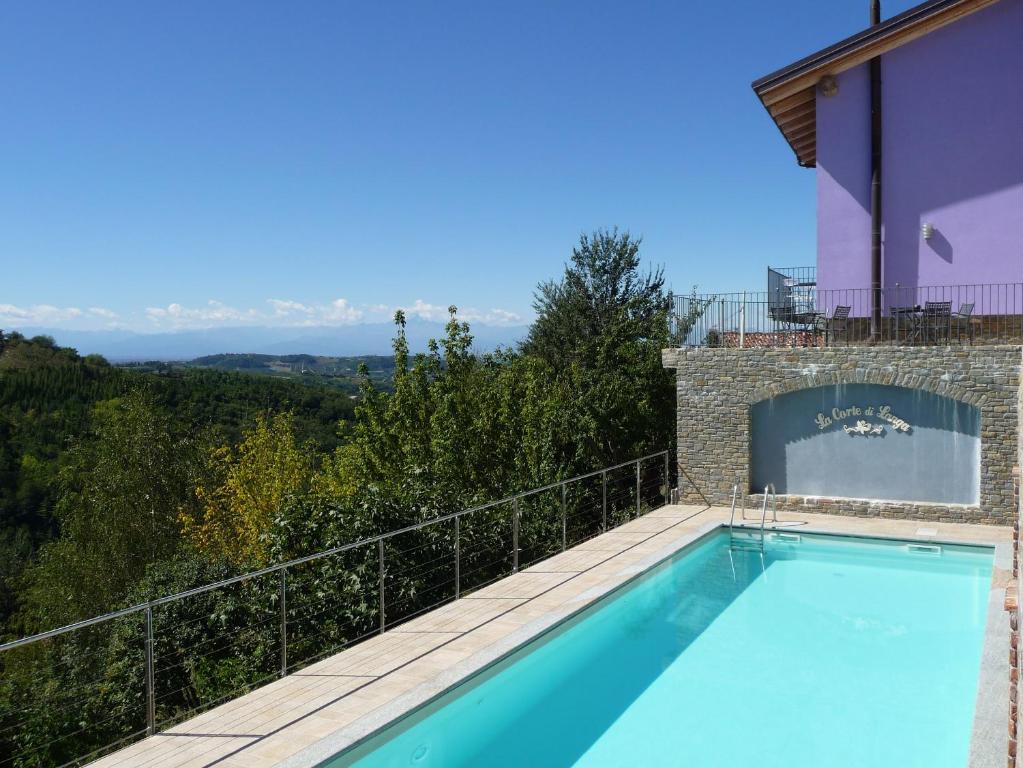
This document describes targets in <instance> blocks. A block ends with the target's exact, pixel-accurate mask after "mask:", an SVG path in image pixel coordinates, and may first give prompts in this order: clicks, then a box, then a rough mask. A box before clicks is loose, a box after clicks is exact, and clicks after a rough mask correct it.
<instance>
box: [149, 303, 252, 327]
mask: <svg viewBox="0 0 1023 768" xmlns="http://www.w3.org/2000/svg"><path fill="white" fill-rule="evenodd" d="M146 317H148V318H149V319H150V320H151V321H152V322H153V323H155V324H157V325H160V326H170V327H171V328H174V329H182V328H209V327H213V326H217V325H253V324H256V323H258V322H259V321H260V320H261V319H263V318H262V317H261V316H260V314H259V313H258V312H256V310H254V309H235V308H234V307H229V306H228V305H226V304H224V303H222V302H219V301H216V300H215V299H210V300H209V301H208V302H206V306H204V307H185V306H182V305H181V304H178V303H176V302H175V303H172V304H168V305H167V306H166V307H146Z"/></svg>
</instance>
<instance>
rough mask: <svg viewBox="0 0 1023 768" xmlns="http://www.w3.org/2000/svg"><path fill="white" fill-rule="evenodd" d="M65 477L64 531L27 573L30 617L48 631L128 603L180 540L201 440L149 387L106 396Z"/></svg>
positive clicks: (61, 479) (59, 514)
mask: <svg viewBox="0 0 1023 768" xmlns="http://www.w3.org/2000/svg"><path fill="white" fill-rule="evenodd" d="M93 424H94V426H93V428H92V430H91V433H90V434H89V435H87V436H86V437H84V438H82V439H79V440H76V441H75V442H74V443H73V445H72V447H71V449H70V451H69V456H68V461H67V464H66V466H65V467H64V468H63V469H62V470H61V472H60V475H59V484H60V492H59V493H60V495H59V498H58V501H57V509H56V514H57V518H58V521H59V524H60V538H59V539H58V540H57V541H54V542H51V543H49V544H47V545H45V546H44V547H43V548H42V550H41V552H40V556H39V561H38V563H36V564H35V565H33V566H31V567H30V568H29V570H28V572H27V574H26V576H27V581H28V585H29V587H28V591H27V603H28V606H27V608H28V610H27V619H28V623H29V625H30V628H31V629H47V628H50V627H52V626H57V625H60V624H66V623H70V622H72V621H75V620H78V619H82V618H85V617H88V616H92V615H96V614H100V613H104V612H106V611H109V610H112V609H114V608H116V607H118V606H119V605H120V604H121V601H122V600H123V598H124V597H125V595H127V593H128V592H129V590H130V589H131V588H132V587H134V586H135V585H136V584H137V583H138V582H139V581H140V580H141V579H142V577H143V575H144V574H145V571H146V568H147V567H148V566H149V565H151V564H153V563H155V562H157V561H159V560H162V559H165V558H167V557H169V556H170V555H171V554H172V553H173V552H174V551H175V550H176V548H177V547H178V544H179V542H180V534H179V529H178V524H177V519H178V515H179V513H180V510H181V508H182V506H187V505H188V504H189V502H190V499H191V498H192V494H191V488H192V483H193V482H194V478H195V475H196V472H197V470H198V461H197V459H198V456H199V453H198V450H197V447H198V442H197V440H195V439H194V438H192V437H190V436H188V435H186V434H183V433H182V432H181V431H180V430H179V429H178V428H177V427H176V425H175V424H174V423H173V421H172V419H171V417H170V416H169V415H168V414H166V413H165V412H162V411H160V410H159V409H158V408H156V406H155V405H154V404H153V402H152V399H151V398H150V397H149V395H148V394H146V393H144V392H135V393H132V394H129V395H127V396H125V397H124V398H122V399H118V400H111V401H104V402H102V403H100V404H98V405H97V406H96V407H95V409H94V413H93Z"/></svg>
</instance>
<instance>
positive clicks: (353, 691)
mask: <svg viewBox="0 0 1023 768" xmlns="http://www.w3.org/2000/svg"><path fill="white" fill-rule="evenodd" d="M728 517H729V510H727V509H722V508H714V509H710V508H706V507H699V506H693V505H688V506H673V507H665V508H662V509H659V510H655V511H654V512H652V513H650V514H649V515H647V516H645V517H643V518H640V519H638V520H633V521H630V522H628V523H626V524H625V525H623V526H622V527H620V528H618V529H616V530H614V531H611V532H609V533H606V534H604V535H602V536H598V537H596V538H593V539H590V540H588V541H586V542H583V543H582V544H580V545H578V546H576V547H573V548H571V549H569V550H568V551H567V552H564V553H561V554H558V555H555V556H554V557H552V558H550V559H548V560H546V561H544V562H541V563H538V564H536V565H534V566H532V567H530V568H527V569H525V570H524V571H522V572H521V573H518V574H515V575H512V576H509V577H508V578H505V579H502V580H500V581H497V582H495V583H494V584H492V585H490V586H487V587H484V588H482V589H479V590H477V591H476V592H473V593H471V594H468V595H466V596H465V597H464V598H463V599H461V600H457V601H454V602H451V603H448V604H446V605H443V606H441V607H439V608H437V609H435V610H433V611H430V612H429V613H426V614H424V615H422V616H419V617H417V618H415V619H413V620H411V621H409V622H406V623H405V624H401V625H399V626H397V627H395V628H393V629H391V630H389V631H388V632H386V633H384V634H383V635H378V636H374V637H371V638H369V639H367V640H365V641H363V642H362V643H360V644H358V645H355V646H353V647H351V648H349V649H347V650H343V651H341V652H339V653H337V654H335V655H333V656H330V657H328V658H325V659H323V660H321V661H318V662H316V663H314V664H311V665H309V666H308V667H305V668H304V669H301V670H299V671H296V672H294V673H292V674H291V675H289V676H288V677H286V678H283V679H281V680H277V681H275V682H273V683H270V684H268V685H266V686H264V687H262V688H259V689H257V690H255V691H252V692H251V693H248V694H246V695H245V696H242V697H240V698H238V699H236V700H234V701H230V702H227V703H226V704H223V705H221V706H219V707H216V708H215V709H212V710H210V711H209V712H206V713H203V714H201V715H199V716H197V717H195V718H192V719H190V720H188V721H187V722H185V723H182V724H180V725H178V726H175V727H174V728H172V729H171V730H170V731H169V732H168V733H165V734H159V735H157V736H154V737H151V738H148V739H146V740H144V741H142V742H139V743H137V744H134V745H132V746H130V747H127V748H125V749H123V750H121V751H119V752H116V753H114V754H112V755H109V756H107V757H105V758H103V759H101V760H99V761H97V762H96V763H94V764H93V765H94V766H97V767H98V768H129V767H130V768H136V767H137V768H157V767H159V768H165V767H166V768H214V766H216V767H217V768H264V767H269V766H273V765H276V764H278V763H279V762H281V761H282V760H287V759H289V758H292V757H293V756H295V755H297V754H298V753H299V752H301V751H302V750H303V749H305V748H306V747H308V746H310V745H312V744H314V743H316V742H317V741H319V740H321V739H324V738H326V737H328V736H330V735H331V734H334V733H336V732H337V731H338V730H339V729H342V728H345V727H350V726H352V725H353V724H355V723H356V722H357V721H361V720H362V719H363V718H365V717H366V716H367V715H371V714H372V713H376V712H381V713H383V712H387V713H388V714H387V717H390V716H391V715H390V714H389V713H390V711H391V709H393V707H394V706H395V702H396V701H399V700H400V701H406V700H407V698H408V697H409V695H410V694H412V695H419V694H417V693H416V691H417V690H421V689H422V687H423V686H424V685H426V686H428V687H429V686H431V685H433V686H435V685H436V684H437V683H436V681H437V680H438V679H440V678H442V677H443V676H445V675H446V674H450V671H451V670H452V669H453V668H455V667H456V666H459V665H461V666H459V669H461V668H462V667H464V665H465V664H467V663H468V664H475V663H478V662H476V661H474V660H473V657H474V656H476V655H477V654H479V653H480V652H485V651H487V649H490V648H493V647H495V646H498V645H500V644H502V643H506V642H507V641H508V639H509V638H511V637H513V636H517V633H521V632H522V631H523V628H524V627H528V626H529V625H531V624H533V623H534V622H537V621H541V622H544V621H546V622H548V623H549V622H550V620H551V617H561V616H565V615H567V614H569V613H571V612H573V611H575V610H578V609H580V608H582V607H584V606H585V605H587V604H588V603H590V602H592V601H593V600H594V599H596V598H597V597H599V595H600V594H602V593H603V592H604V591H606V590H607V589H609V588H611V587H613V586H615V585H616V584H620V583H622V582H623V581H625V580H627V579H628V578H630V577H631V576H633V575H635V574H636V573H637V572H638V571H639V570H641V568H642V565H643V564H644V563H648V562H649V561H650V558H652V557H655V556H657V555H660V554H663V553H666V552H670V551H672V550H674V549H678V548H680V547H682V546H683V545H684V544H686V543H688V542H689V541H692V540H693V539H694V538H695V537H696V535H697V534H698V533H699V532H700V531H702V530H706V529H707V527H708V526H711V525H713V524H715V523H720V522H727V520H728ZM779 518H780V521H779V523H778V524H777V525H775V526H771V527H775V528H777V529H779V530H791V531H799V530H809V529H811V528H812V529H813V530H817V531H824V532H828V531H833V532H842V533H855V534H863V535H876V536H893V537H900V538H923V539H924V540H932V541H933V540H945V541H973V542H992V543H994V542H998V541H1010V540H1011V531H1009V529H999V528H992V527H990V526H976V525H962V524H946V523H920V522H918V521H913V520H898V519H862V518H848V517H833V516H827V515H815V514H802V513H795V512H784V513H779ZM748 522H749V523H750V524H751V525H756V524H755V523H753V521H752V520H751V521H748ZM921 527H925V528H926V529H927V530H929V531H931V532H929V533H925V534H918V531H919V529H920V528H921ZM527 631H528V630H527ZM502 647H503V646H502ZM460 674H461V673H460ZM383 708H387V709H383Z"/></svg>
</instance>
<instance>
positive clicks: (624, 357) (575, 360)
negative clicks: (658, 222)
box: [522, 230, 674, 468]
mask: <svg viewBox="0 0 1023 768" xmlns="http://www.w3.org/2000/svg"><path fill="white" fill-rule="evenodd" d="M639 245H640V241H639V240H636V239H633V238H632V237H631V236H630V235H629V234H628V233H625V234H619V233H618V231H617V230H612V231H606V230H602V231H598V232H595V233H593V234H592V235H583V236H582V237H580V239H579V245H578V246H577V247H576V248H574V249H573V251H572V259H571V261H570V263H569V264H568V265H566V267H565V273H564V275H563V277H562V278H561V280H558V281H550V282H547V283H543V284H541V285H540V287H539V289H538V291H537V294H536V299H535V301H534V304H533V306H534V308H535V309H536V312H537V318H536V321H535V322H534V323H533V326H532V327H531V328H530V332H529V336H528V338H527V339H526V341H525V343H524V344H523V346H522V349H523V352H524V353H525V354H527V355H532V356H536V357H539V358H540V359H542V360H545V361H546V362H547V363H548V364H549V365H551V366H553V367H554V369H555V370H556V372H557V375H558V379H559V380H560V381H562V382H564V383H565V386H567V387H568V388H569V390H570V391H571V392H573V393H575V403H576V406H577V408H578V412H577V414H576V418H577V420H576V421H575V424H576V428H575V430H574V434H573V438H574V441H575V442H576V444H577V445H578V446H579V459H580V461H581V462H582V465H583V466H585V465H589V467H590V468H592V467H594V466H606V465H609V464H613V463H616V462H619V461H624V460H627V459H629V458H633V457H634V456H636V455H638V454H642V453H649V452H651V451H656V450H661V449H662V448H663V447H664V446H666V445H668V444H669V441H670V440H671V437H672V429H671V424H673V423H674V419H673V417H672V414H673V411H674V392H673V389H672V385H671V376H670V374H669V373H668V372H667V371H666V370H665V369H664V368H663V366H662V365H661V349H663V348H665V347H667V346H668V299H667V296H666V295H665V292H664V277H663V274H662V272H661V271H660V270H657V271H655V272H651V273H648V274H646V275H644V274H642V273H641V272H640V262H639Z"/></svg>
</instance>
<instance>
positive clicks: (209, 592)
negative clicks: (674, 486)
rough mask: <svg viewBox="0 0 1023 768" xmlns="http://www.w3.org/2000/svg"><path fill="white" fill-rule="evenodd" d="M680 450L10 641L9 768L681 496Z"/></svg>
mask: <svg viewBox="0 0 1023 768" xmlns="http://www.w3.org/2000/svg"><path fill="white" fill-rule="evenodd" d="M671 474H672V468H671V465H670V461H669V453H668V451H660V452H659V453H654V454H651V455H649V456H644V457H642V458H639V459H634V460H632V461H628V462H625V463H622V464H617V465H615V466H612V467H606V468H605V469H601V470H597V471H595V472H590V473H587V474H585V475H579V476H577V477H572V478H569V479H566V480H561V481H558V482H556V483H551V484H550V485H546V486H544V487H542V488H536V489H533V490H530V491H525V492H523V493H518V494H515V495H513V496H508V497H506V498H503V499H498V500H497V501H492V502H489V503H487V504H483V505H480V506H477V507H472V508H470V509H466V510H462V511H460V512H455V513H452V514H447V515H441V516H439V517H435V518H433V519H430V520H427V521H425V522H421V523H416V524H415V525H410V526H408V527H405V528H402V529H399V530H394V531H389V532H387V533H384V534H381V535H379V536H373V537H370V538H367V539H362V540H360V541H355V542H352V543H350V544H345V545H343V546H338V547H334V548H332V549H328V550H325V551H322V552H317V553H315V554H312V555H308V556H306V557H300V558H296V559H294V560H289V561H288V562H285V563H280V564H277V565H272V566H269V567H267V568H262V569H260V570H257V571H253V572H251V573H245V574H242V575H239V576H235V577H233V578H228V579H224V580H222V581H218V582H216V583H212V584H205V585H203V586H199V587H196V588H194V589H189V590H187V591H184V592H180V593H178V594H172V595H167V596H165V597H160V598H156V599H153V600H150V601H148V602H146V603H142V604H139V605H133V606H130V607H127V608H123V609H121V610H118V611H113V612H111V613H107V614H104V615H102V616H96V617H94V618H91V619H87V620H85V621H79V622H77V623H75V624H71V625H68V626H65V627H60V628H57V629H53V630H50V631H48V632H42V633H39V634H36V635H33V636H31V637H25V638H22V639H20V640H14V641H12V642H7V643H4V644H2V645H0V671H2V674H0V692H2V694H3V695H2V696H0V766H22V765H24V766H29V765H31V766H49V765H53V766H63V765H80V764H82V763H83V762H85V761H88V760H91V759H94V758H96V757H98V756H100V755H101V754H104V753H106V752H109V751H112V750H113V749H115V748H119V747H121V746H124V745H126V744H128V743H130V742H132V741H135V740H138V739H140V738H142V737H143V736H145V735H147V734H154V733H156V732H158V731H160V730H162V729H164V728H166V727H168V726H169V725H172V724H174V723H176V722H179V721H181V720H184V719H187V718H189V717H191V716H194V715H195V714H197V713H199V712H201V711H204V710H206V709H209V708H211V707H213V706H215V705H217V704H219V703H221V702H223V701H226V700H229V699H231V698H234V697H236V696H239V695H241V694H242V693H245V692H246V691H248V690H251V689H252V688H255V687H257V686H259V685H261V684H264V683H266V682H269V681H270V680H273V679H275V678H279V677H283V676H285V675H287V674H288V673H289V672H292V671H294V670H296V669H300V668H302V667H304V666H307V665H309V664H311V663H313V662H315V661H317V660H319V659H322V658H324V657H325V656H328V655H330V654H333V653H337V652H339V651H341V650H343V649H345V648H347V647H350V646H352V645H354V644H356V643H358V642H360V641H361V640H364V639H366V638H368V637H370V636H373V635H377V634H380V633H383V632H385V631H386V630H388V629H390V628H392V627H394V626H396V625H398V624H401V623H402V622H405V621H408V620H410V619H412V618H414V617H416V616H418V615H420V614H423V613H425V612H427V611H430V610H432V609H434V608H437V607H438V606H441V605H443V604H445V603H448V602H450V601H452V600H455V599H457V598H459V597H461V596H463V595H465V594H466V593H468V592H471V591H474V590H478V589H481V588H482V587H484V586H486V585H488V584H491V583H493V582H495V581H497V580H499V579H501V578H504V577H505V576H508V575H510V574H512V573H515V572H517V571H519V570H520V569H522V568H526V567H528V566H530V565H532V564H534V563H537V562H539V561H541V560H544V559H546V558H548V557H551V556H553V555H555V554H557V553H560V552H564V551H565V550H566V549H568V548H569V547H572V546H575V545H576V544H579V543H581V542H582V541H585V540H586V539H589V538H592V537H594V536H597V535H599V534H600V533H602V532H604V531H607V530H610V529H612V528H615V527H617V526H618V525H621V524H622V523H624V522H626V521H627V520H630V519H633V518H635V517H638V516H640V515H642V514H644V513H645V512H646V511H649V510H652V509H656V508H658V507H661V506H663V505H665V504H667V503H668V501H669V495H670V487H671V482H672V478H671Z"/></svg>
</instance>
